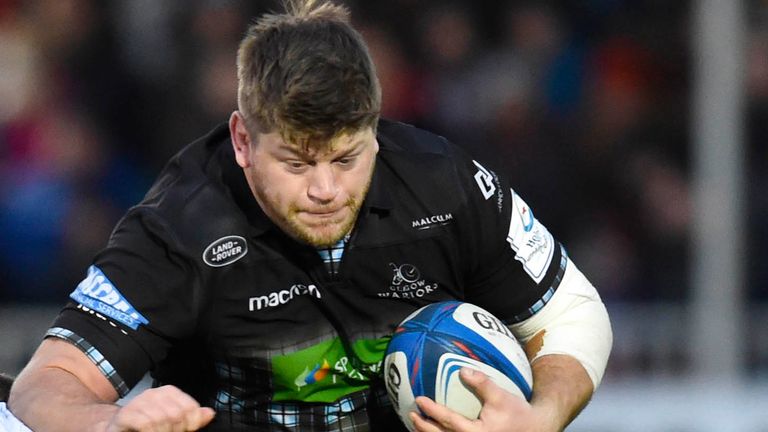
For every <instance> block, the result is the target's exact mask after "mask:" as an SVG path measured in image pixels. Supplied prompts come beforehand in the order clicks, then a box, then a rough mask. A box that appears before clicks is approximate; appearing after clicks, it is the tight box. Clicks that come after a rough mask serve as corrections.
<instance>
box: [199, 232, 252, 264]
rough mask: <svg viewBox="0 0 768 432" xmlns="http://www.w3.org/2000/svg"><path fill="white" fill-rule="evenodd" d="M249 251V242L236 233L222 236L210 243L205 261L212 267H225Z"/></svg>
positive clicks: (205, 253)
mask: <svg viewBox="0 0 768 432" xmlns="http://www.w3.org/2000/svg"><path fill="white" fill-rule="evenodd" d="M247 253H248V242H246V241H245V239H244V238H242V237H240V236H236V235H230V236H226V237H222V238H220V239H218V240H216V241H215V242H213V243H211V244H210V245H208V247H207V248H205V251H204V252H203V261H204V262H205V263H206V264H208V265H209V266H211V267H223V266H225V265H228V264H232V263H233V262H235V261H237V260H239V259H240V258H242V257H244V256H245V255H246V254H247Z"/></svg>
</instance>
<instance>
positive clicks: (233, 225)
mask: <svg viewBox="0 0 768 432" xmlns="http://www.w3.org/2000/svg"><path fill="white" fill-rule="evenodd" d="M237 65H238V79H239V89H238V100H237V103H238V109H237V110H236V111H235V112H233V113H232V115H231V117H230V118H229V121H228V122H227V123H225V124H222V125H220V126H218V127H216V128H215V129H213V130H212V131H211V132H210V133H209V134H208V135H206V136H204V137H202V138H201V139H199V140H197V141H195V142H193V143H191V144H189V145H188V146H186V147H185V148H184V149H182V150H181V151H180V152H179V153H178V154H177V155H176V156H175V157H173V158H172V159H171V160H170V161H169V163H168V164H167V165H166V167H165V168H164V170H163V171H162V173H161V174H160V176H159V178H158V179H157V181H156V182H155V184H154V185H153V186H152V188H151V189H150V190H149V192H148V193H147V195H146V196H145V198H144V200H143V201H142V202H141V203H140V204H139V205H137V206H135V207H133V208H132V209H130V210H129V211H128V212H127V213H126V215H125V216H124V217H123V218H122V219H121V220H120V222H119V223H118V225H117V227H116V228H115V229H114V231H113V233H112V235H111V237H110V239H109V242H108V244H107V246H106V247H105V249H104V250H103V251H101V252H100V253H99V254H97V255H96V257H95V258H94V260H93V263H92V265H91V266H90V268H89V269H88V271H87V276H86V277H85V279H84V280H83V281H82V282H81V283H80V284H79V285H78V286H77V287H76V288H75V289H74V291H73V292H72V294H71V296H70V301H69V303H68V304H67V305H66V306H65V307H64V309H63V310H62V311H61V313H60V315H59V316H58V318H57V319H56V320H55V322H54V323H53V325H52V327H51V328H50V329H49V330H48V332H47V334H46V338H45V339H44V340H43V342H42V343H41V345H40V347H39V349H38V350H37V352H36V353H35V354H34V356H33V358H32V359H31V361H30V362H29V364H28V365H27V366H26V368H25V369H24V370H23V371H22V373H21V374H20V375H19V377H18V378H17V380H16V383H15V385H14V386H13V388H12V391H11V396H10V401H9V406H10V408H11V410H12V411H13V412H14V413H15V414H16V416H17V417H18V418H19V419H21V420H22V421H23V422H24V423H25V424H27V425H28V426H29V427H30V428H31V429H33V430H35V431H38V432H43V431H69V430H71V431H88V430H97V431H104V430H106V431H189V430H198V429H201V428H203V427H206V428H207V430H297V431H304V430H307V431H312V430H345V431H366V430H385V431H392V430H398V429H401V428H403V425H402V424H401V423H400V422H399V420H398V418H397V416H396V414H395V412H394V410H393V409H392V407H391V405H390V404H389V401H388V399H387V397H386V393H385V391H384V388H383V385H382V380H381V371H380V368H381V363H382V357H383V353H384V350H385V348H386V344H387V340H388V338H389V335H390V334H391V332H392V331H393V329H394V328H395V326H396V325H397V323H398V322H400V321H401V320H402V319H403V318H405V317H406V316H408V315H409V314H410V313H411V312H413V311H414V310H416V309H418V308H420V307H422V306H424V305H426V304H429V303H432V302H438V301H445V300H456V299H458V300H462V301H467V302H471V303H474V304H477V305H479V306H481V307H483V308H485V309H487V310H489V311H490V312H492V313H494V314H495V315H496V316H498V317H500V318H501V319H503V320H505V322H506V323H507V324H508V325H509V327H510V328H511V330H512V331H513V332H514V334H515V335H516V336H517V337H518V338H519V340H521V341H522V342H523V343H524V344H525V348H526V351H527V353H528V355H529V358H530V360H531V362H532V369H533V375H534V388H533V394H534V396H533V398H532V400H531V401H530V403H528V402H526V401H524V400H521V399H518V398H515V397H513V396H512V395H511V394H509V393H506V392H505V391H503V390H501V389H500V388H499V387H497V386H496V385H494V384H493V383H492V382H491V381H489V380H488V379H487V378H486V377H485V376H484V375H483V374H480V373H474V374H467V373H465V374H464V375H463V379H464V380H465V382H466V383H467V385H469V386H471V387H472V388H474V390H475V391H476V392H477V394H479V395H480V396H481V398H482V400H483V401H484V406H483V411H482V413H481V416H480V419H479V420H475V421H469V420H467V419H465V418H463V417H461V416H460V415H459V414H457V413H455V412H452V411H450V410H448V409H447V408H445V407H443V406H440V405H437V404H436V403H434V402H433V401H431V400H429V399H426V398H420V399H419V400H418V403H419V407H420V409H421V411H422V413H423V414H425V415H426V417H422V416H421V415H420V414H417V413H412V419H413V421H414V423H415V426H416V427H417V428H418V430H422V431H440V430H456V431H470V430H472V431H480V430H484V431H497V430H499V431H500V430H504V431H560V430H562V429H563V428H565V426H566V425H567V424H568V423H569V422H570V421H571V420H572V419H573V418H574V417H575V416H576V415H577V414H578V412H579V411H580V410H581V409H582V408H583V407H584V406H585V404H586V403H587V401H588V400H589V398H590V396H591V395H592V393H593V392H594V390H595V389H596V388H597V386H598V384H599V383H600V380H601V378H602V375H603V372H604V369H605V365H606V361H607V358H608V355H609V351H610V347H611V342H612V341H611V329H610V324H609V319H608V315H607V313H606V310H605V307H604V305H603V303H602V302H601V300H600V297H599V295H598V294H597V292H596V291H595V289H594V288H593V287H592V285H591V284H590V283H589V282H588V281H587V279H586V278H585V277H584V275H583V274H582V273H581V272H579V270H578V269H577V268H576V266H575V265H574V263H573V262H572V261H571V260H570V258H569V257H568V255H567V253H566V249H565V248H564V246H562V245H561V244H560V243H559V242H557V241H556V240H555V239H554V237H553V236H552V234H551V233H550V232H549V231H548V230H547V228H546V227H545V226H544V225H543V224H542V223H541V222H540V221H539V220H538V219H536V218H535V217H534V215H533V212H532V210H531V209H530V208H529V207H528V206H527V205H526V203H525V201H524V200H523V199H522V198H521V197H520V196H519V195H518V194H517V193H516V192H515V191H514V190H513V189H512V186H511V185H509V184H508V182H507V180H506V179H505V178H504V176H503V175H502V174H501V173H495V172H493V171H491V170H489V169H487V168H486V167H485V166H484V165H483V164H482V162H478V161H474V160H472V159H471V158H468V157H467V156H466V155H465V154H463V153H462V152H461V151H460V150H459V149H458V148H457V147H455V146H454V145H452V144H451V143H449V142H447V141H446V140H445V139H444V138H442V137H439V136H437V135H434V134H432V133H429V132H427V131H423V130H419V129H417V128H414V127H411V126H408V125H404V124H401V123H397V122H391V121H386V120H383V119H380V118H379V110H380V104H381V95H380V87H379V82H378V79H377V77H376V73H375V70H374V66H373V64H372V62H371V58H370V56H369V53H368V50H367V48H366V45H365V43H364V42H363V40H362V38H361V36H360V35H359V34H358V33H357V32H356V31H355V30H354V29H353V28H352V27H351V25H350V23H349V17H348V13H347V10H346V9H345V8H343V7H341V6H338V5H335V4H333V3H330V2H328V1H324V0H317V1H313V0H305V1H293V2H289V3H288V4H287V5H286V12H285V13H277V14H268V15H265V16H262V17H261V18H260V19H259V20H258V21H257V22H255V23H254V24H253V25H252V26H251V27H250V28H249V30H248V32H247V35H246V36H245V37H244V39H243V41H242V43H241V45H240V48H239V51H238V56H237ZM147 372H150V373H151V375H152V377H153V379H154V386H153V388H151V389H148V390H146V391H144V392H142V393H140V394H139V395H137V396H136V397H134V398H132V399H130V400H128V401H125V402H124V404H123V405H118V404H116V403H115V402H116V401H117V400H118V399H119V398H121V397H123V396H125V395H126V394H127V393H128V392H129V390H130V389H131V388H132V387H133V386H134V385H135V384H136V383H137V382H138V381H139V380H140V379H141V378H142V377H143V376H144V375H145V374H146V373H147Z"/></svg>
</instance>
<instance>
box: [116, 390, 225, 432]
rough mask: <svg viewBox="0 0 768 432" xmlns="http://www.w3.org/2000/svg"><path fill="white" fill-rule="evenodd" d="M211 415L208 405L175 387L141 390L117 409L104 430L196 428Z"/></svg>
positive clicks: (150, 431)
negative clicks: (141, 391) (199, 402)
mask: <svg viewBox="0 0 768 432" xmlns="http://www.w3.org/2000/svg"><path fill="white" fill-rule="evenodd" d="M214 415H215V412H214V411H213V410H212V409H211V408H207V407H201V406H200V405H199V404H198V403H197V401H195V400H194V399H192V397H191V396H189V395H188V394H186V393H184V392H182V391H181V390H179V389H178V388H176V387H174V386H163V387H158V388H153V389H149V390H146V391H144V392H143V393H141V394H139V395H138V396H136V397H135V398H134V399H131V400H130V401H129V402H128V404H126V405H125V406H124V407H122V408H120V410H118V411H117V413H116V414H115V416H114V417H113V418H112V420H111V421H110V422H109V425H108V426H107V432H128V431H130V432H134V431H138V432H160V431H163V432H165V431H173V432H186V431H196V430H198V429H200V428H202V427H203V426H205V425H207V424H208V423H210V421H211V420H213V416H214Z"/></svg>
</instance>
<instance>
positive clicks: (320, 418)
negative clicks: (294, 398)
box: [256, 391, 389, 432]
mask: <svg viewBox="0 0 768 432" xmlns="http://www.w3.org/2000/svg"><path fill="white" fill-rule="evenodd" d="M372 397H373V398H377V400H376V403H377V404H379V405H380V406H381V404H382V403H386V404H387V405H389V399H387V395H386V393H383V392H369V391H361V392H357V393H353V394H351V395H349V396H346V397H343V398H341V399H339V400H338V401H336V402H333V403H328V404H311V403H300V402H283V403H274V402H273V403H271V404H269V405H268V406H267V407H266V409H265V410H263V411H261V410H259V411H257V412H256V424H257V425H264V426H268V430H270V431H278V430H281V431H282V430H292V431H297V432H301V431H339V432H361V431H367V430H369V429H370V428H371V425H370V424H369V418H368V413H367V411H366V409H365V408H366V406H367V405H368V402H369V401H368V399H369V398H372Z"/></svg>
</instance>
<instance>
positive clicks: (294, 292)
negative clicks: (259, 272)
mask: <svg viewBox="0 0 768 432" xmlns="http://www.w3.org/2000/svg"><path fill="white" fill-rule="evenodd" d="M303 295H312V296H315V298H321V296H320V290H318V289H317V287H316V286H315V285H312V284H310V285H308V286H307V285H301V284H297V285H294V286H292V287H291V288H290V289H287V290H280V291H275V292H271V293H269V294H268V295H263V296H258V297H251V298H250V299H248V310H249V311H251V312H253V311H257V310H262V309H266V308H270V307H274V306H279V305H284V304H286V303H288V302H289V301H291V300H293V298H294V297H297V296H303Z"/></svg>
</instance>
